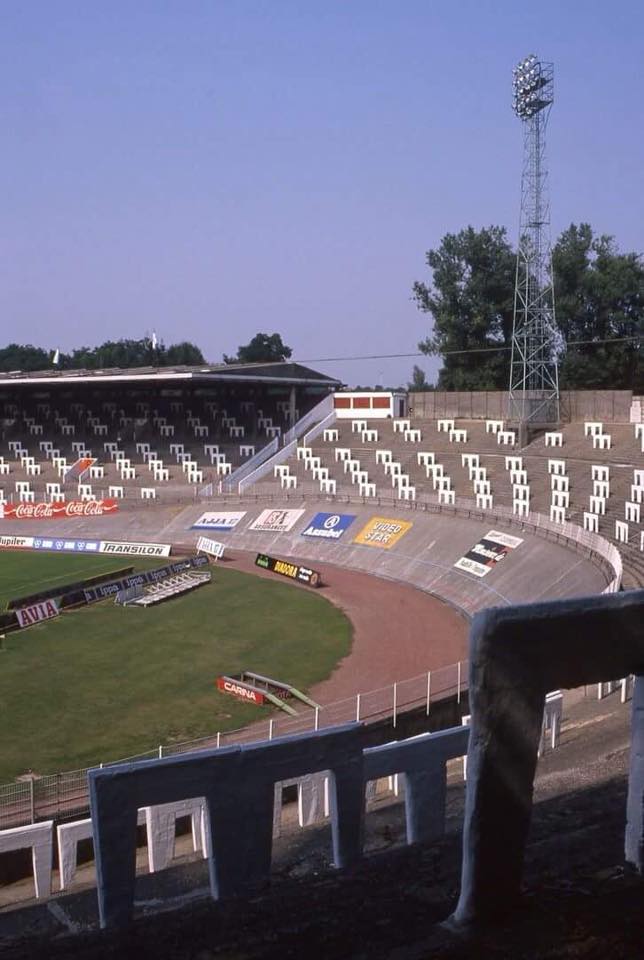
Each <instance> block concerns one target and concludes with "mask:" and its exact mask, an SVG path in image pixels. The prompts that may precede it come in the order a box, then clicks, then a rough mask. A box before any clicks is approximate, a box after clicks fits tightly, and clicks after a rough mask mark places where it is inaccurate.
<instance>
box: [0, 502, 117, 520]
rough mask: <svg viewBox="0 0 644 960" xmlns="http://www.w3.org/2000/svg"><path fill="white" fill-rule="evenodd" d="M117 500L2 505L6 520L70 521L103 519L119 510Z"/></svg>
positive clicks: (2, 516) (1, 508)
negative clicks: (74, 519) (80, 518)
mask: <svg viewBox="0 0 644 960" xmlns="http://www.w3.org/2000/svg"><path fill="white" fill-rule="evenodd" d="M118 506H119V505H118V501H117V500H67V501H66V502H63V503H60V502H57V503H5V504H2V505H0V517H1V518H3V519H4V520H68V519H70V518H71V519H73V518H78V517H82V518H84V517H103V516H106V515H108V514H111V513H116V511H117V510H118Z"/></svg>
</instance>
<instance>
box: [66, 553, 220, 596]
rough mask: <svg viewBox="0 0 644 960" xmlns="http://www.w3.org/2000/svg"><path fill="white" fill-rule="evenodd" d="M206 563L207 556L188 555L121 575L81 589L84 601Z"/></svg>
mask: <svg viewBox="0 0 644 960" xmlns="http://www.w3.org/2000/svg"><path fill="white" fill-rule="evenodd" d="M207 563H208V557H188V558H187V559H186V560H179V561H177V563H169V564H168V565H167V566H165V567H157V569H156V570H145V571H143V572H141V573H133V574H132V575H131V576H129V577H123V578H121V579H119V580H110V581H109V583H104V584H100V585H98V586H96V587H92V588H90V589H89V590H83V596H84V601H85V603H95V602H96V601H97V600H106V599H107V598H108V597H113V596H114V595H115V594H116V593H119V591H121V590H127V589H128V588H129V587H136V586H139V585H141V584H144V583H155V582H156V581H157V580H165V578H166V577H170V576H172V574H174V573H182V572H183V571H184V570H189V569H190V567H201V566H205V564H207Z"/></svg>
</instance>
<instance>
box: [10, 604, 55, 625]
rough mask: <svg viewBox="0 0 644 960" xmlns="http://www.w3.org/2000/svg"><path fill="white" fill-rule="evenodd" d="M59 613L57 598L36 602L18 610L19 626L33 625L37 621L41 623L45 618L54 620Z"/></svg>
mask: <svg viewBox="0 0 644 960" xmlns="http://www.w3.org/2000/svg"><path fill="white" fill-rule="evenodd" d="M59 613H60V610H59V609H58V605H57V604H56V601H55V600H43V601H42V603H34V604H32V605H31V606H30V607H22V608H21V609H20V610H16V617H17V619H18V626H19V627H21V628H22V627H33V625H34V624H35V623H41V622H42V621H43V620H52V619H53V618H54V617H57V616H58V614H59Z"/></svg>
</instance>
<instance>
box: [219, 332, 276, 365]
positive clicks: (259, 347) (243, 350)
mask: <svg viewBox="0 0 644 960" xmlns="http://www.w3.org/2000/svg"><path fill="white" fill-rule="evenodd" d="M292 353H293V351H292V350H291V348H290V347H287V346H286V345H285V344H284V343H283V342H282V338H281V336H280V335H279V333H272V334H270V335H269V334H268V333H256V334H255V336H254V337H253V339H252V340H251V341H250V343H247V344H246V345H245V346H242V347H239V348H238V349H237V356H235V357H228V356H226V354H224V363H279V362H280V361H282V360H288V359H289V357H290V356H291V354H292Z"/></svg>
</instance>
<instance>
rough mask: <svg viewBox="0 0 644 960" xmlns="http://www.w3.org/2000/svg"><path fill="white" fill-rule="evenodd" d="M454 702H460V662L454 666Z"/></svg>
mask: <svg viewBox="0 0 644 960" xmlns="http://www.w3.org/2000/svg"><path fill="white" fill-rule="evenodd" d="M456 674H457V676H456V702H457V703H460V702H461V661H460V660H459V661H458V664H457V666H456Z"/></svg>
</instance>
